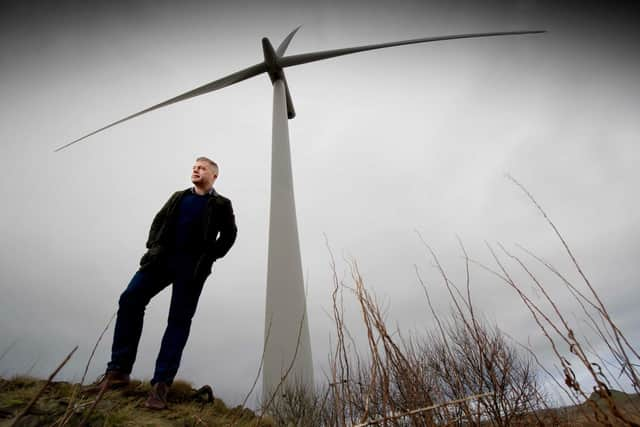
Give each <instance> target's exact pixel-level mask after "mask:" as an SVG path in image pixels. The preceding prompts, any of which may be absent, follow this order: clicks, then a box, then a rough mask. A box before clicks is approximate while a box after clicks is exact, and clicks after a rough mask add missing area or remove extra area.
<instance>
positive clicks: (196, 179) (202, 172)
mask: <svg viewBox="0 0 640 427" xmlns="http://www.w3.org/2000/svg"><path fill="white" fill-rule="evenodd" d="M217 177H218V175H217V174H216V171H215V168H214V167H213V166H212V165H211V164H210V163H209V162H205V161H202V160H199V161H197V162H196V163H195V164H194V165H193V169H192V170H191V182H192V183H193V184H194V185H197V186H199V187H207V188H208V187H211V186H213V183H214V182H215V180H216V178H217Z"/></svg>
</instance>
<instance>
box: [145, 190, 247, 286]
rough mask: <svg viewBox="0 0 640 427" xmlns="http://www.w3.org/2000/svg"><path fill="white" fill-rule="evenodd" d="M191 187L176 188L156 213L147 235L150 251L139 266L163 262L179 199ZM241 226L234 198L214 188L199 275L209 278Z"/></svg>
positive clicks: (201, 249) (205, 228) (170, 237)
mask: <svg viewBox="0 0 640 427" xmlns="http://www.w3.org/2000/svg"><path fill="white" fill-rule="evenodd" d="M190 191H192V189H191V188H187V189H186V190H182V191H176V192H175V193H173V195H172V196H171V197H170V198H169V200H168V201H167V203H165V204H164V206H163V207H162V209H160V211H159V212H158V213H157V214H156V216H155V218H154V219H153V222H152V223H151V229H150V230H149V238H148V239H147V249H148V250H147V252H146V253H145V254H144V255H143V256H142V259H141V260H140V269H145V268H147V267H149V266H151V265H153V264H156V263H158V262H162V259H163V258H165V257H166V255H167V254H169V253H170V252H171V250H172V245H173V241H174V238H175V235H174V233H175V228H174V227H175V223H176V219H177V215H178V207H179V206H180V200H181V199H182V197H183V196H184V195H185V194H187V193H188V192H190ZM237 233H238V228H237V227H236V221H235V216H234V214H233V208H232V206H231V201H230V200H229V199H227V198H226V197H224V196H221V195H220V194H218V193H216V192H215V191H213V192H212V194H211V195H210V196H209V200H208V201H207V207H206V211H205V215H204V218H203V221H202V235H203V237H204V238H203V244H202V248H199V249H200V250H199V252H200V256H199V259H198V263H197V265H196V270H195V271H194V275H195V277H197V278H206V276H207V275H209V273H211V265H212V264H213V262H214V261H215V260H217V259H218V258H222V257H223V256H225V255H226V253H227V252H229V249H231V246H233V243H234V242H235V240H236V235H237Z"/></svg>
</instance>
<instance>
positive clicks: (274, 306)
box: [55, 27, 544, 400]
mask: <svg viewBox="0 0 640 427" xmlns="http://www.w3.org/2000/svg"><path fill="white" fill-rule="evenodd" d="M298 28H300V27H298ZM298 28H296V29H295V30H293V31H292V32H291V33H290V34H289V35H288V36H287V37H286V38H285V39H284V40H283V41H282V43H281V44H280V46H279V47H278V49H277V50H274V48H273V46H272V45H271V42H270V41H269V39H267V38H263V39H262V50H263V54H264V61H263V62H260V63H258V64H255V65H252V66H250V67H248V68H245V69H243V70H240V71H238V72H235V73H233V74H229V75H228V76H225V77H223V78H221V79H218V80H215V81H213V82H211V83H207V84H205V85H203V86H200V87H198V88H196V89H193V90H191V91H189V92H186V93H183V94H181V95H178V96H176V97H174V98H171V99H169V100H166V101H164V102H161V103H159V104H156V105H154V106H152V107H149V108H147V109H145V110H142V111H139V112H137V113H135V114H132V115H130V116H127V117H125V118H123V119H120V120H118V121H115V122H113V123H110V124H108V125H107V126H104V127H102V128H100V129H98V130H95V131H93V132H91V133H89V134H87V135H84V136H82V137H80V138H78V139H76V140H74V141H71V142H69V143H68V144H65V145H63V146H61V147H59V148H57V149H56V150H55V151H60V150H62V149H64V148H66V147H68V146H70V145H73V144H75V143H76V142H79V141H81V140H83V139H85V138H87V137H89V136H91V135H94V134H96V133H98V132H101V131H103V130H105V129H108V128H110V127H112V126H115V125H117V124H119V123H122V122H124V121H127V120H129V119H132V118H134V117H137V116H140V115H142V114H145V113H148V112H150V111H153V110H156V109H158V108H161V107H164V106H167V105H170V104H174V103H176V102H179V101H184V100H186V99H189V98H193V97H195V96H198V95H203V94H205V93H209V92H213V91H215V90H218V89H222V88H224V87H227V86H230V85H233V84H235V83H238V82H241V81H243V80H247V79H249V78H251V77H255V76H257V75H258V74H262V73H267V74H268V75H269V78H270V79H271V82H272V84H273V133H272V162H271V209H270V216H269V255H268V267H267V301H266V312H265V343H264V345H265V347H264V366H263V399H265V400H268V399H269V398H270V396H271V395H272V394H273V393H274V392H277V391H278V390H280V389H279V387H297V386H303V387H306V388H307V389H311V388H312V387H313V364H312V359H311V345H310V340H309V326H308V321H307V309H306V302H305V294H304V281H303V275H302V262H301V258H300V244H299V240H298V225H297V220H296V210H295V200H294V193H293V178H292V172H291V152H290V149H289V127H288V121H287V120H288V119H292V118H294V117H295V110H294V108H293V102H292V99H291V93H290V92H289V86H288V84H287V80H286V78H285V75H284V68H286V67H292V66H295V65H301V64H306V63H309V62H315V61H320V60H323V59H329V58H334V57H337V56H342V55H349V54H352V53H357V52H363V51H367V50H374V49H382V48H387V47H393V46H402V45H409V44H417V43H426V42H435V41H443V40H452V39H464V38H476V37H493V36H507V35H518V34H533V33H543V32H544V31H539V30H535V31H508V32H493V33H475V34H458V35H448V36H439V37H426V38H420V39H412V40H403V41H398V42H390V43H381V44H374V45H367V46H358V47H351V48H343V49H334V50H326V51H320V52H312V53H305V54H300V55H290V56H284V53H285V51H286V50H287V47H288V46H289V43H290V42H291V39H292V38H293V36H294V35H295V33H296V31H298Z"/></svg>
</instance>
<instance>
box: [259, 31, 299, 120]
mask: <svg viewBox="0 0 640 427" xmlns="http://www.w3.org/2000/svg"><path fill="white" fill-rule="evenodd" d="M295 31H297V28H296V30H295ZM295 31H294V33H295ZM290 40H291V39H290V38H289V39H285V41H284V42H283V44H282V45H281V46H280V48H279V49H278V50H279V51H282V53H284V50H285V49H286V48H287V45H288V44H289V43H288V41H290ZM285 42H286V44H285ZM283 46H284V47H283ZM262 53H263V55H264V65H265V67H266V69H267V70H266V71H267V74H269V78H270V79H271V83H275V82H276V81H278V80H282V81H283V82H284V88H285V91H286V97H287V118H289V119H293V118H294V117H295V116H296V110H295V108H294V107H293V99H291V92H289V84H288V83H287V78H286V77H285V76H284V70H283V69H282V65H280V63H279V61H278V59H279V58H280V55H278V53H277V52H276V50H275V49H274V48H273V45H272V44H271V42H270V41H269V39H268V38H267V37H263V38H262Z"/></svg>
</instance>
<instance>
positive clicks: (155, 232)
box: [146, 191, 180, 249]
mask: <svg viewBox="0 0 640 427" xmlns="http://www.w3.org/2000/svg"><path fill="white" fill-rule="evenodd" d="M179 195H180V191H176V192H175V193H173V194H172V195H171V197H169V200H167V202H166V203H165V204H164V206H162V208H161V209H160V211H159V212H158V213H157V214H156V216H155V217H154V218H153V222H152V223H151V228H150V229H149V238H148V239H147V245H146V246H147V249H150V248H151V247H152V246H154V245H155V244H156V243H158V239H159V237H160V236H159V234H160V230H161V229H162V227H163V226H164V224H165V221H166V219H167V214H168V212H169V207H170V206H171V205H172V204H173V202H174V201H175V198H176V197H178V196H179Z"/></svg>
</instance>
